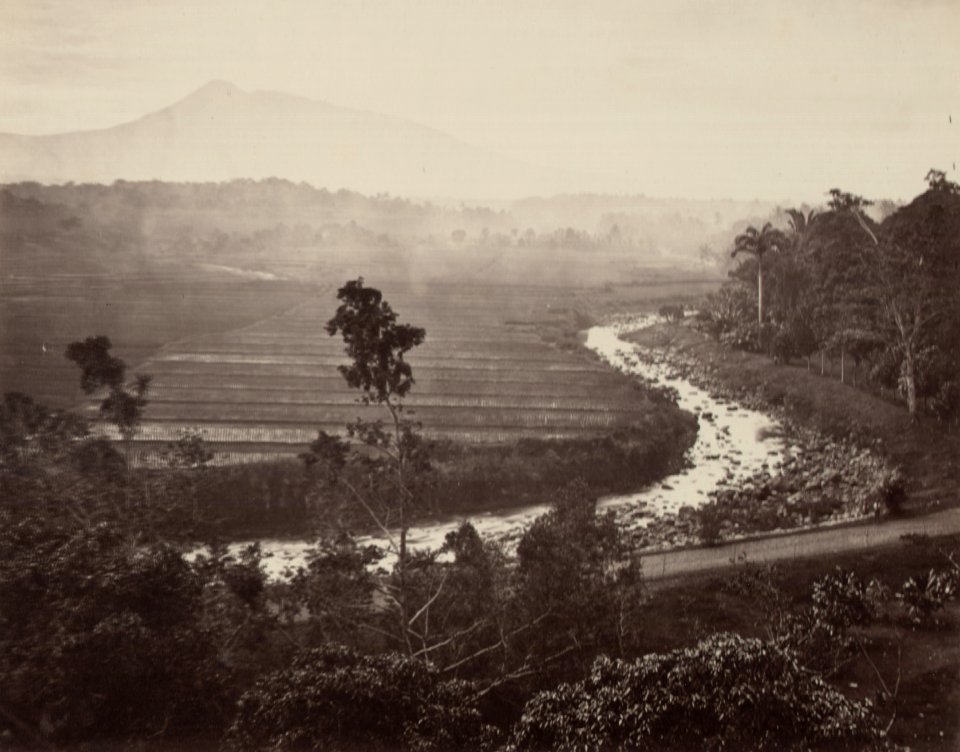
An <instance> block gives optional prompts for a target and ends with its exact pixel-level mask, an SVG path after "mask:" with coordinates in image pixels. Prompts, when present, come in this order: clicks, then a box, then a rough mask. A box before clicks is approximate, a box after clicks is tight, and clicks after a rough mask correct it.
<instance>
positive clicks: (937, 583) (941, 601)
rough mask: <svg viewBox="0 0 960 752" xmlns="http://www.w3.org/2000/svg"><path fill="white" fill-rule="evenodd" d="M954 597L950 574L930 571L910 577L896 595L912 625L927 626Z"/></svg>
mask: <svg viewBox="0 0 960 752" xmlns="http://www.w3.org/2000/svg"><path fill="white" fill-rule="evenodd" d="M955 595H956V584H955V582H954V577H953V575H952V573H951V572H935V571H934V570H932V569H931V570H930V571H929V572H927V573H926V574H925V575H921V576H919V577H911V578H910V579H909V580H907V581H906V582H905V583H903V587H902V588H901V589H900V592H899V593H897V599H898V600H900V601H901V602H902V603H903V605H904V606H905V607H906V609H907V615H908V616H909V617H910V620H911V621H912V622H913V623H914V624H918V625H920V624H927V623H929V622H931V621H932V620H933V618H934V614H935V613H936V612H937V611H942V610H943V607H944V605H946V602H947V601H948V600H950V599H951V598H953V597H954V596H955Z"/></svg>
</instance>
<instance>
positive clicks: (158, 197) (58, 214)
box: [0, 179, 775, 271]
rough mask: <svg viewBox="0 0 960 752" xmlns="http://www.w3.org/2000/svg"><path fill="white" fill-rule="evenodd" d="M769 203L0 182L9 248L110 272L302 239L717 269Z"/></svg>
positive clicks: (297, 186) (291, 246)
mask: <svg viewBox="0 0 960 752" xmlns="http://www.w3.org/2000/svg"><path fill="white" fill-rule="evenodd" d="M774 209H775V207H774V206H773V205H772V204H765V203H761V202H732V201H681V200H668V199H651V198H646V197H643V196H623V197H616V196H589V195H587V196H557V197H554V198H549V199H525V200H522V201H515V202H506V203H502V204H498V205H492V206H489V207H485V206H466V205H463V204H460V205H457V206H442V205H439V204H432V203H424V202H415V201H410V200H407V199H403V198H398V197H393V196H389V195H387V194H378V195H375V196H364V195H362V194H359V193H355V192H351V191H346V190H339V191H336V192H331V191H328V190H326V189H324V188H314V187H312V186H310V185H308V184H306V183H293V182H290V181H287V180H280V179H267V180H258V181H257V180H234V181H230V182H225V183H164V182H158V181H151V182H127V181H122V180H121V181H116V182H114V183H112V184H111V185H100V184H72V183H67V184H64V185H41V184H39V183H16V184H8V185H4V186H0V217H2V220H3V223H2V224H3V229H2V230H0V232H2V233H3V237H4V240H5V241H6V242H7V244H8V245H7V248H8V251H9V252H15V251H16V249H17V248H19V247H21V246H22V245H23V244H24V243H30V242H32V241H41V240H42V241H43V243H45V244H51V243H52V245H53V246H54V247H56V245H57V241H58V239H60V240H63V241H64V242H67V243H68V244H69V245H70V246H71V247H73V248H77V247H87V248H88V250H89V251H90V252H88V253H76V252H74V253H72V254H70V257H69V259H66V260H67V261H68V263H69V264H73V263H94V264H97V263H99V264H100V265H102V266H104V267H105V268H108V269H113V270H116V264H120V265H129V264H131V263H136V262H139V261H141V260H142V259H143V258H156V257H160V258H167V257H170V256H184V255H186V256H190V255H203V256H205V257H207V259H208V260H211V261H213V262H215V263H228V261H229V259H228V258H227V257H229V256H231V255H236V256H238V257H240V258H241V259H244V260H246V261H249V258H250V257H251V256H252V255H255V254H256V253H257V252H260V251H264V250H269V251H270V253H271V255H273V256H276V255H283V254H284V253H286V254H287V255H290V254H293V255H297V254H301V255H302V252H303V249H304V248H307V247H312V248H321V249H322V248H324V247H327V248H331V249H336V250H340V251H350V250H353V249H360V250H362V251H364V252H377V251H383V250H384V249H399V248H405V249H413V250H417V249H421V250H422V249H445V250H448V251H449V252H451V253H455V252H456V251H457V250H476V249H486V250H487V251H500V250H509V249H527V250H531V249H532V250H534V251H540V252H550V251H558V250H559V251H570V252H575V253H581V252H593V253H603V254H606V255H623V256H629V257H630V258H631V259H632V260H634V261H637V262H641V263H642V262H649V263H654V264H657V265H667V264H676V265H680V266H686V267H690V268H699V269H710V270H713V269H716V268H719V269H721V270H722V269H723V268H725V266H726V264H725V258H724V254H722V252H721V249H723V248H724V247H726V246H727V245H728V244H729V243H730V242H731V241H732V239H733V237H734V236H735V235H736V233H737V232H739V231H741V230H742V229H743V228H744V227H745V226H746V223H747V222H749V221H760V220H761V219H763V218H764V217H766V216H768V215H769V214H770V213H771V212H773V211H774ZM121 246H122V247H123V252H122V253H116V251H118V249H119V248H120V247H121ZM141 256H142V258H141ZM211 256H213V257H214V258H212V259H211V258H209V257H211ZM91 257H92V258H93V259H95V260H96V261H94V262H90V261H89V259H90V258H91ZM216 258H220V261H216ZM224 259H226V260H224ZM81 260H83V261H81ZM63 261H64V259H57V263H58V265H59V264H60V263H62V262H63ZM718 262H719V264H718ZM32 263H36V260H34V261H33V262H32ZM254 266H256V265H254ZM41 271H42V269H41Z"/></svg>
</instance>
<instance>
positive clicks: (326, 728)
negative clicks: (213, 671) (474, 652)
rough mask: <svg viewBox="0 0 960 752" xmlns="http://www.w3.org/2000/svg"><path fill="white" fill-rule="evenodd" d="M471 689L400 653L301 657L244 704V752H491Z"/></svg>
mask: <svg viewBox="0 0 960 752" xmlns="http://www.w3.org/2000/svg"><path fill="white" fill-rule="evenodd" d="M491 739H492V729H491V728H490V727H488V726H485V725H484V724H483V722H482V720H481V716H480V712H479V710H478V709H477V707H476V704H475V700H474V693H473V691H472V688H471V685H469V684H468V683H466V682H462V681H456V680H444V679H442V678H441V676H440V674H439V672H437V671H436V670H435V669H434V668H432V667H431V666H429V665H427V664H424V663H422V662H420V661H416V660H413V659H410V658H406V657H404V656H402V655H399V654H396V653H385V654H379V655H361V654H359V653H357V652H355V651H353V650H350V649H349V648H345V647H340V646H328V647H324V648H320V649H316V650H310V651H306V652H304V653H302V654H301V655H300V656H298V657H297V658H296V659H295V660H294V662H293V664H292V665H291V666H290V667H289V668H286V669H283V670H281V671H277V672H274V673H272V674H270V675H268V676H266V677H265V678H263V679H262V680H260V681H259V682H258V683H257V684H256V685H255V686H254V687H253V688H252V689H251V690H250V691H248V692H247V693H246V694H244V695H243V697H242V698H241V700H240V705H239V709H238V714H237V718H236V721H235V722H234V724H233V726H232V727H231V728H230V731H229V733H228V740H229V742H230V743H231V745H232V746H233V747H235V748H237V749H244V750H258V749H264V748H266V747H275V748H278V749H285V750H296V749H330V750H343V749H391V750H423V751H426V750H438V751H439V750H451V751H452V750H459V749H469V750H476V749H482V748H484V747H487V746H489V742H490V741H491Z"/></svg>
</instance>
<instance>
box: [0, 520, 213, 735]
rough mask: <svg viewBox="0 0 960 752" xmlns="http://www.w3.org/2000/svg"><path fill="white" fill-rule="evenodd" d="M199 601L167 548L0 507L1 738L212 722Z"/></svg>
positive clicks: (188, 574) (182, 565)
mask: <svg viewBox="0 0 960 752" xmlns="http://www.w3.org/2000/svg"><path fill="white" fill-rule="evenodd" d="M202 596H203V584H202V582H201V580H200V579H199V578H198V577H197V575H196V572H195V571H194V570H193V569H192V568H191V567H190V565H189V564H188V563H187V562H186V561H184V559H183V558H182V557H181V556H180V555H179V554H178V553H177V552H175V551H173V550H172V549H170V548H168V547H165V546H154V547H140V546H136V545H133V543H132V542H131V541H130V539H129V538H128V537H126V536H124V535H123V534H122V533H121V532H119V531H118V529H117V528H116V527H114V526H111V525H108V524H100V525H98V526H96V527H93V528H88V529H80V530H77V531H74V532H62V531H59V530H55V529H51V528H49V527H46V526H44V525H42V524H41V523H40V522H38V521H37V520H36V519H28V520H24V521H20V522H14V521H13V520H11V519H9V518H6V519H5V518H4V515H3V514H2V512H0V732H2V733H4V734H12V735H13V736H15V737H20V738H24V739H33V740H34V741H39V740H43V741H44V742H47V741H49V740H55V741H75V740H79V739H84V738H89V737H93V736H99V737H107V736H109V737H116V736H119V735H125V734H153V733H158V732H161V731H164V730H170V731H174V730H177V729H185V728H195V727H197V726H203V725H209V724H210V723H211V722H213V723H216V722H217V719H218V718H219V716H220V715H221V711H222V708H223V707H224V703H223V699H224V676H223V675H222V671H221V666H220V665H219V663H218V661H217V650H216V645H215V641H214V637H213V635H212V634H211V633H210V632H209V631H208V630H206V629H205V628H204V626H203V624H202V622H201V613H202Z"/></svg>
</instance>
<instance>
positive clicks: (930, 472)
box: [626, 323, 960, 530]
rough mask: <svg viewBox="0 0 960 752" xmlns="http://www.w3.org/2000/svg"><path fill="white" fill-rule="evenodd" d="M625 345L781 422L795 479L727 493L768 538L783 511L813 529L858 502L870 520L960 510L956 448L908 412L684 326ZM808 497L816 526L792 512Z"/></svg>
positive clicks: (736, 512) (641, 335) (733, 512)
mask: <svg viewBox="0 0 960 752" xmlns="http://www.w3.org/2000/svg"><path fill="white" fill-rule="evenodd" d="M626 339H628V340H629V341H630V342H631V343H632V344H635V345H638V346H640V347H642V348H643V350H644V351H645V352H647V353H648V356H649V357H652V358H655V359H658V360H660V361H663V362H666V363H669V364H670V367H672V368H673V369H674V370H675V371H676V373H677V374H680V375H682V376H683V377H684V378H686V379H689V380H691V381H693V382H694V383H697V384H700V385H701V386H703V388H705V389H707V390H709V391H710V392H711V393H713V394H715V395H717V396H718V397H720V398H732V399H736V400H738V401H740V402H741V403H743V404H747V405H752V406H755V407H758V408H760V409H763V410H765V411H767V412H769V413H770V414H771V415H775V416H777V418H778V420H779V421H780V423H781V424H782V425H784V427H785V429H786V430H787V431H788V432H789V433H790V434H791V436H792V437H793V441H794V442H796V444H797V445H798V446H799V447H802V448H803V449H804V451H802V452H800V453H799V457H798V461H797V463H796V464H795V466H794V467H792V468H791V471H790V472H789V473H787V474H782V475H781V477H780V478H779V479H776V478H775V479H773V482H772V483H771V481H770V480H768V479H766V478H763V477H757V478H754V479H752V480H751V482H750V483H748V484H745V486H744V487H742V488H741V489H739V490H738V491H736V492H734V491H729V492H727V493H725V494H723V495H722V496H721V499H720V501H722V502H723V504H722V505H721V506H725V507H726V514H725V517H726V518H727V519H733V520H734V522H737V521H738V520H742V519H744V518H745V517H746V516H747V515H749V517H750V519H751V520H753V522H752V523H751V527H752V528H753V529H759V530H762V529H764V528H765V527H769V526H770V525H771V524H775V523H776V522H777V520H776V517H777V516H781V517H782V516H784V513H786V516H792V517H794V522H801V523H802V524H807V525H809V524H811V523H814V522H816V521H817V520H816V519H815V517H817V516H820V515H821V514H822V513H824V512H828V511H829V509H830V507H831V506H832V505H833V504H835V503H836V501H837V500H840V499H846V500H848V506H849V507H850V510H851V511H854V509H855V507H856V505H857V504H860V505H861V506H862V509H863V512H864V513H867V512H869V511H871V510H872V509H873V508H874V506H875V504H876V503H877V502H878V501H879V502H880V504H881V511H882V512H883V513H884V514H886V513H887V512H906V513H924V512H928V511H934V510H936V509H939V508H942V507H946V506H953V505H956V504H957V503H960V499H958V490H960V462H958V460H960V446H958V443H960V442H958V437H957V436H956V435H955V434H954V433H951V432H949V431H948V430H945V429H943V428H942V427H940V426H939V425H937V424H935V423H933V422H932V421H930V420H929V419H927V420H924V421H923V422H921V423H914V422H911V421H910V419H909V416H908V415H907V412H906V410H905V409H904V408H903V407H902V406H900V405H897V404H892V403H890V402H888V401H886V400H881V399H879V398H877V397H875V396H873V395H871V394H869V393H867V392H865V391H863V390H859V389H856V388H853V387H851V386H850V385H844V384H841V383H840V382H839V381H836V380H831V379H829V378H824V377H821V376H819V374H817V373H812V372H809V371H807V369H806V368H804V367H803V366H802V365H794V366H790V365H780V364H775V363H773V362H772V361H770V360H769V359H768V358H765V357H763V356H759V355H752V354H748V353H743V352H739V351H733V350H730V349H728V348H725V347H723V346H721V345H720V344H719V343H716V342H714V341H712V340H710V339H709V338H707V337H706V336H704V335H702V334H701V333H699V332H697V331H694V330H693V329H692V328H690V326H689V324H688V323H686V324H664V323H661V324H658V325H657V326H655V327H652V328H648V329H645V330H642V331H634V332H631V333H630V334H629V335H628V336H627V337H626ZM804 497H806V498H809V499H810V500H811V501H812V503H810V504H807V505H806V506H807V508H808V509H809V510H810V512H811V513H812V515H813V517H814V518H811V519H807V520H805V521H804V520H797V519H796V518H797V514H796V513H797V511H798V509H797V508H796V504H797V503H798V502H800V501H802V500H803V498H804ZM706 511H707V512H708V513H709V510H706ZM721 511H723V510H721Z"/></svg>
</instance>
